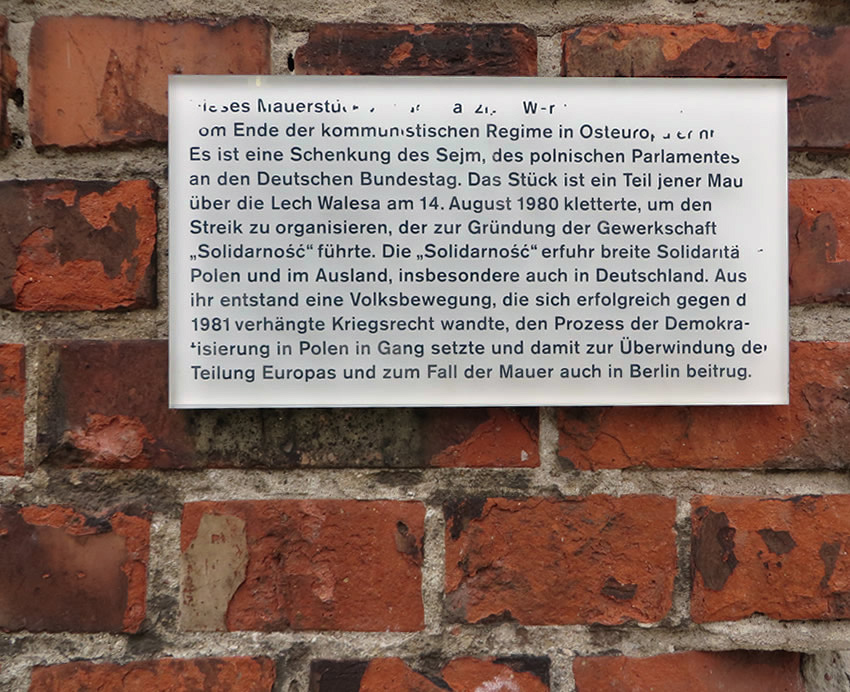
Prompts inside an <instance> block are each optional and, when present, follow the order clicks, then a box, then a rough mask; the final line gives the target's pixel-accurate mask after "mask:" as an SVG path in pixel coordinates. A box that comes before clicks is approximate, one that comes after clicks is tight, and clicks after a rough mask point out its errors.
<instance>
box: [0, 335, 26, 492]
mask: <svg viewBox="0 0 850 692" xmlns="http://www.w3.org/2000/svg"><path fill="white" fill-rule="evenodd" d="M25 399H26V369H25V367H24V347H23V346H22V345H20V344H0V476H21V475H23V473H24V402H25Z"/></svg>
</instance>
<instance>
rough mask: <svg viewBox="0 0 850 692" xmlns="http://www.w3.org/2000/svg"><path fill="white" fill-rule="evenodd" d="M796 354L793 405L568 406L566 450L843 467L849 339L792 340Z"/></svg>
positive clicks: (660, 463) (736, 464)
mask: <svg viewBox="0 0 850 692" xmlns="http://www.w3.org/2000/svg"><path fill="white" fill-rule="evenodd" d="M790 357H791V381H790V406H655V407H646V406H620V407H610V408H598V407H590V408H564V409H561V410H560V411H559V414H558V416H559V421H558V426H559V428H560V448H559V455H560V457H561V459H562V461H563V463H564V464H565V465H568V466H571V467H574V468H577V469H603V468H628V467H631V466H648V467H651V468H760V467H764V468H815V469H823V468H844V467H845V466H846V464H847V455H846V439H847V437H846V431H847V429H848V426H850V408H848V407H847V404H846V402H847V398H848V396H850V374H849V373H850V344H848V343H830V342H807V341H800V342H792V343H791V356H790ZM753 431H758V434H754V432H753Z"/></svg>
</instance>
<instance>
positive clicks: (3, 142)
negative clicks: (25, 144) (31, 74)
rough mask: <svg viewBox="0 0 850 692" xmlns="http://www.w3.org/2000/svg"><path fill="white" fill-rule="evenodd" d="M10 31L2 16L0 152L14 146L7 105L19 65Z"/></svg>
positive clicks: (0, 21) (0, 31)
mask: <svg viewBox="0 0 850 692" xmlns="http://www.w3.org/2000/svg"><path fill="white" fill-rule="evenodd" d="M8 29H9V21H8V19H7V18H6V17H2V16H0V150H4V149H8V148H9V147H10V146H11V144H12V130H11V128H10V127H9V119H8V114H7V108H8V105H7V104H8V103H9V99H11V98H12V94H13V93H14V92H15V89H16V88H17V80H18V64H17V63H16V62H15V59H14V58H13V57H12V54H11V53H10V52H9V42H8V40H7V32H8Z"/></svg>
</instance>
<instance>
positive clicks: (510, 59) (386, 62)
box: [295, 24, 537, 76]
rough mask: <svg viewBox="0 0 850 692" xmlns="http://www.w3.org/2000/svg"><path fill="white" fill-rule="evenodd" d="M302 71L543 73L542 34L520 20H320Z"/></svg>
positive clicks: (301, 53) (305, 49)
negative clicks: (539, 50)
mask: <svg viewBox="0 0 850 692" xmlns="http://www.w3.org/2000/svg"><path fill="white" fill-rule="evenodd" d="M295 71H296V72H297V73H299V74H328V75H330V74H335V75H339V74H349V75H353V74H357V75H369V74H391V75H509V76H533V75H536V74H537V39H536V37H535V36H534V34H533V33H532V32H531V31H530V30H529V29H528V28H526V27H524V26H521V25H519V24H422V25H413V24H406V25H394V24H317V25H316V26H314V27H313V29H312V30H311V31H310V36H309V38H308V40H307V43H306V44H305V45H303V46H301V47H300V48H299V49H298V50H297V51H296V52H295Z"/></svg>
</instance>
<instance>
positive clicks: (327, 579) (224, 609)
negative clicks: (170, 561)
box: [181, 500, 425, 632]
mask: <svg viewBox="0 0 850 692" xmlns="http://www.w3.org/2000/svg"><path fill="white" fill-rule="evenodd" d="M424 521H425V508H424V506H423V505H422V504H421V503H418V502H391V501H375V502H368V501H362V502H361V501H357V500H304V501H300V500H279V501H275V500H268V501H245V502H195V503H191V504H187V505H186V506H185V507H184V511H183V528H182V535H181V545H182V550H183V589H182V610H181V614H182V624H183V627H184V629H189V630H224V629H226V630H261V631H279V630H338V629H339V630H357V631H383V630H387V631H396V632H398V631H402V632H409V631H414V630H420V629H422V628H423V625H424V619H423V618H424V611H423V605H422V593H421V589H422V554H423V552H422V551H423V545H422V542H423V535H424Z"/></svg>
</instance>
